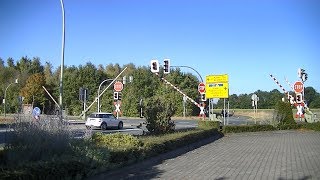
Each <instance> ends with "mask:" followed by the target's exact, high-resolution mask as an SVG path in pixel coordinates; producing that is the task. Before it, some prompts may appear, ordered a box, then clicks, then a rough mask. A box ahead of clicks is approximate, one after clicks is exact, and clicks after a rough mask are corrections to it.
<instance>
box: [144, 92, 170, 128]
mask: <svg viewBox="0 0 320 180" xmlns="http://www.w3.org/2000/svg"><path fill="white" fill-rule="evenodd" d="M174 112H175V109H174V105H173V104H172V102H169V101H165V99H164V98H160V97H154V98H151V99H150V100H149V102H148V103H147V106H146V108H145V117H146V123H147V126H146V127H147V129H148V131H149V132H150V133H151V134H163V133H167V132H173V131H174V128H175V124H174V122H173V121H171V116H172V115H173V114H174Z"/></svg>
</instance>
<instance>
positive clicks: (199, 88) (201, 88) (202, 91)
mask: <svg viewBox="0 0 320 180" xmlns="http://www.w3.org/2000/svg"><path fill="white" fill-rule="evenodd" d="M198 91H199V93H200V94H203V93H204V92H206V85H205V84H204V83H203V82H201V83H199V85H198Z"/></svg>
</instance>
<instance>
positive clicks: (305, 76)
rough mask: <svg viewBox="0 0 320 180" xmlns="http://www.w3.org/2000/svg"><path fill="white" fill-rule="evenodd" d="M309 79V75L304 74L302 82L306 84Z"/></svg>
mask: <svg viewBox="0 0 320 180" xmlns="http://www.w3.org/2000/svg"><path fill="white" fill-rule="evenodd" d="M307 79H308V74H307V73H304V74H302V77H301V80H302V82H306V81H307Z"/></svg>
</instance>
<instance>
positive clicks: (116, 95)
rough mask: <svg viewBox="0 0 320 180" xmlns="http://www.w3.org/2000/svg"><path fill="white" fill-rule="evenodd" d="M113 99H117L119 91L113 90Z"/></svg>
mask: <svg viewBox="0 0 320 180" xmlns="http://www.w3.org/2000/svg"><path fill="white" fill-rule="evenodd" d="M113 99H114V100H118V99H119V92H113Z"/></svg>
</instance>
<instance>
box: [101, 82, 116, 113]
mask: <svg viewBox="0 0 320 180" xmlns="http://www.w3.org/2000/svg"><path fill="white" fill-rule="evenodd" d="M112 80H113V79H106V80H104V81H102V82H101V83H100V85H99V89H98V96H97V97H98V99H97V101H98V108H97V110H98V112H100V88H101V86H102V84H103V83H104V82H107V81H112Z"/></svg>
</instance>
